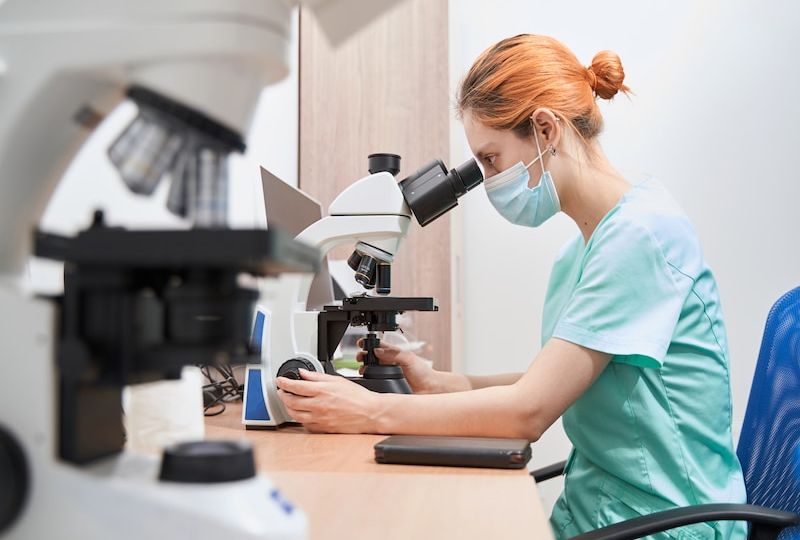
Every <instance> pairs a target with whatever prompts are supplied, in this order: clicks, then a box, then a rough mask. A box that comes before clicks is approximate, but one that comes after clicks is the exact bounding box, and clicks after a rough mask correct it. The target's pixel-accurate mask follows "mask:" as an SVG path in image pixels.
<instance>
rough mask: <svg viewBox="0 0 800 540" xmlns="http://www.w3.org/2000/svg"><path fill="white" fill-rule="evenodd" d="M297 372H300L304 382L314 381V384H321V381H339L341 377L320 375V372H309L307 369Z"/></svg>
mask: <svg viewBox="0 0 800 540" xmlns="http://www.w3.org/2000/svg"><path fill="white" fill-rule="evenodd" d="M297 371H299V372H300V376H301V377H302V378H303V381H301V382H304V381H313V382H320V381H337V380H339V377H337V376H336V375H328V374H327V373H320V372H319V371H308V370H307V369H303V368H300V369H298V370H297Z"/></svg>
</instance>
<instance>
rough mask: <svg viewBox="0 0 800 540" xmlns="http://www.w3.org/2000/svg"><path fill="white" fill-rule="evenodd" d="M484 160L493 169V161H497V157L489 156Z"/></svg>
mask: <svg viewBox="0 0 800 540" xmlns="http://www.w3.org/2000/svg"><path fill="white" fill-rule="evenodd" d="M484 159H485V160H486V163H488V164H489V165H491V166H492V167H494V160H495V159H497V156H495V155H490V156H486V158H484Z"/></svg>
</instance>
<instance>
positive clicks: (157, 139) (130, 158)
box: [108, 110, 184, 195]
mask: <svg viewBox="0 0 800 540" xmlns="http://www.w3.org/2000/svg"><path fill="white" fill-rule="evenodd" d="M183 142H184V138H183V136H182V135H181V134H180V133H178V132H176V131H175V130H172V129H171V128H170V127H169V126H168V125H167V124H165V123H163V122H161V121H159V120H158V118H157V115H155V114H153V113H151V112H149V111H147V110H143V111H141V112H140V113H139V115H138V116H137V117H136V118H135V119H134V120H133V122H131V124H130V125H129V126H128V127H127V128H126V129H125V131H123V132H122V134H121V135H120V136H119V137H118V138H117V140H116V141H114V144H112V145H111V147H110V148H109V149H108V157H109V159H110V160H111V162H112V163H113V164H114V166H115V167H116V168H117V170H118V171H119V174H120V176H121V177H122V180H123V181H124V182H125V184H126V185H127V186H128V188H129V189H130V190H131V191H133V192H134V193H138V194H141V195H150V194H152V193H153V191H155V189H156V187H157V186H158V184H159V183H160V181H161V178H162V177H163V176H164V174H165V173H166V171H167V169H169V168H170V167H171V166H172V164H173V162H174V160H175V156H176V155H177V154H178V152H179V151H180V149H181V147H182V146H183Z"/></svg>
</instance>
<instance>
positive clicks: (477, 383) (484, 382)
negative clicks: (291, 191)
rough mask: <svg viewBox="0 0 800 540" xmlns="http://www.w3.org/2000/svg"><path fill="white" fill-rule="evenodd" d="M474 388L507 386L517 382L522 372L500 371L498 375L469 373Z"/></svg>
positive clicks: (470, 382) (468, 377)
mask: <svg viewBox="0 0 800 540" xmlns="http://www.w3.org/2000/svg"><path fill="white" fill-rule="evenodd" d="M466 377H467V379H468V380H469V384H470V386H471V388H472V389H473V390H477V389H478V388H488V387H490V386H507V385H510V384H514V383H516V382H517V381H518V380H519V379H520V377H522V373H498V374H496V375H467V376H466Z"/></svg>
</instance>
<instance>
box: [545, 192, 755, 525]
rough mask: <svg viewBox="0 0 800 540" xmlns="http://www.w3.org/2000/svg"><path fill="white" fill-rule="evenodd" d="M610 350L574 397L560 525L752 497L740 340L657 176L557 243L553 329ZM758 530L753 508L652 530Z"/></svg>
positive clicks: (550, 295)
mask: <svg viewBox="0 0 800 540" xmlns="http://www.w3.org/2000/svg"><path fill="white" fill-rule="evenodd" d="M551 337H556V338H560V339H563V340H565V341H569V342H572V343H575V344H578V345H582V346H584V347H587V348H589V349H593V350H596V351H602V352H605V353H608V354H610V355H612V357H611V362H610V363H609V364H608V366H607V367H606V368H605V370H604V371H603V373H602V374H601V375H600V376H599V378H598V379H597V380H596V381H595V382H594V384H593V385H592V386H591V387H590V388H589V389H588V390H586V392H585V393H584V394H583V395H582V396H581V397H580V398H578V400H577V401H576V402H575V403H573V404H572V406H571V407H570V408H569V409H567V411H566V412H565V413H564V416H563V424H564V430H565V431H566V433H567V436H568V437H569V439H570V441H571V442H572V445H573V449H572V452H571V453H570V456H569V459H568V460H567V465H566V470H565V481H564V482H565V484H564V491H563V493H562V494H561V496H560V498H559V499H558V501H557V502H556V505H555V508H554V509H553V514H552V516H551V518H550V523H551V526H552V528H553V532H554V534H555V536H556V538H569V537H571V536H573V535H576V534H579V533H582V532H586V531H590V530H592V529H596V528H599V527H603V526H606V525H610V524H612V523H616V522H619V521H623V520H627V519H631V518H634V517H637V516H640V515H646V514H651V513H653V512H658V511H661V510H666V509H668V508H674V507H676V506H689V505H695V504H704V503H711V502H732V503H744V502H745V501H746V494H745V488H744V481H743V477H742V470H741V466H740V464H739V460H738V459H737V457H736V453H735V451H734V448H733V437H732V433H731V416H732V414H731V393H730V378H729V373H728V342H727V337H726V333H725V326H724V323H723V321H722V312H721V309H720V301H719V293H718V292H717V286H716V282H715V280H714V276H713V275H712V273H711V271H710V270H709V268H708V266H707V265H706V263H705V260H704V259H703V255H702V252H701V249H700V245H699V243H698V240H697V236H696V234H695V231H694V229H693V228H692V225H691V224H690V222H689V219H688V218H687V216H686V215H685V214H684V213H683V211H682V210H681V209H680V208H679V207H678V205H677V203H676V202H675V201H674V199H672V197H670V195H669V194H668V193H667V191H666V190H665V189H664V187H663V186H662V185H661V184H660V183H659V182H658V181H656V180H654V179H648V180H646V181H644V182H643V183H641V184H639V185H637V186H634V187H633V188H631V189H630V190H629V191H628V192H627V193H626V194H625V195H624V196H623V197H622V198H621V199H620V201H619V202H618V203H617V205H616V206H615V207H614V208H613V209H612V210H611V211H610V212H609V213H608V214H607V215H606V216H605V217H604V218H603V220H602V221H601V222H600V223H599V224H598V226H597V228H596V229H595V231H594V233H593V234H592V236H591V238H590V239H589V242H588V243H587V244H586V245H584V240H583V237H582V236H581V235H578V236H577V237H576V238H575V239H573V240H572V241H570V242H568V243H567V245H566V246H565V247H564V248H563V249H562V250H561V252H560V254H559V255H558V257H557V259H556V262H555V265H554V267H553V271H552V274H551V277H550V283H549V286H548V291H547V297H546V300H545V306H544V317H543V324H542V342H543V343H544V342H546V341H547V340H549V339H550V338H551ZM746 537H747V528H746V524H745V523H743V522H730V521H728V522H725V521H721V522H714V523H700V524H696V525H690V526H686V527H682V528H680V529H673V530H672V531H669V532H667V533H664V534H658V535H655V536H652V537H649V538H658V539H667V538H680V539H684V538H687V539H698V540H705V539H707V538H717V539H719V538H736V539H739V538H741V539H745V538H746Z"/></svg>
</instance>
